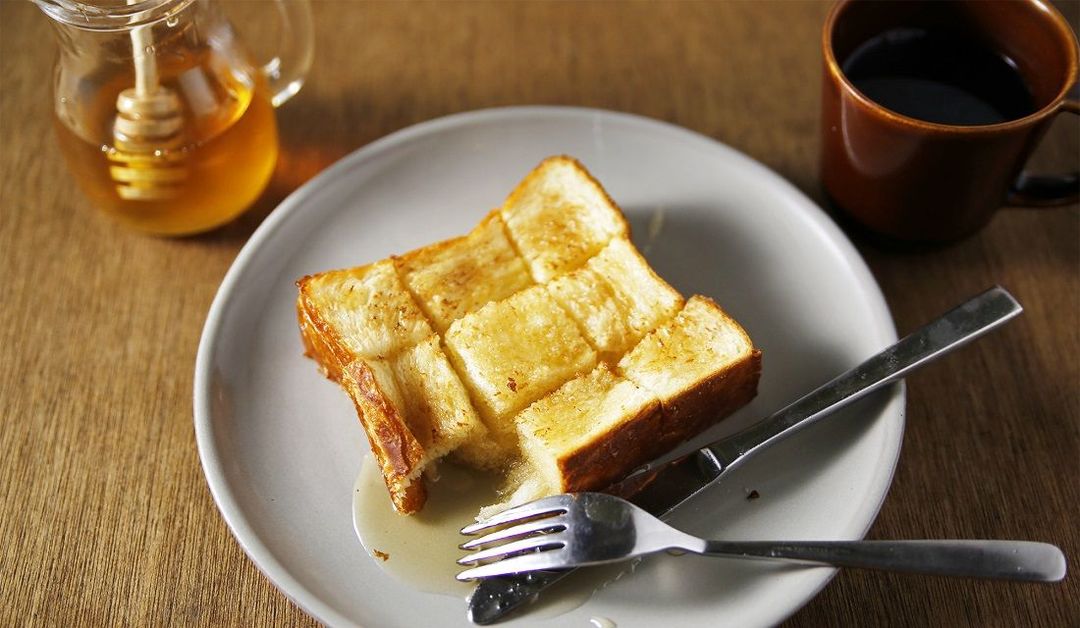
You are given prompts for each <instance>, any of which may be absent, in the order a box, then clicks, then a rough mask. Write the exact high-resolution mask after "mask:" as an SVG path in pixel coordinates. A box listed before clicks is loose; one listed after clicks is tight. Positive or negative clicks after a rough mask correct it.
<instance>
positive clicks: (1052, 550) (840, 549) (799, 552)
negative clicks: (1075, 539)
mask: <svg viewBox="0 0 1080 628" xmlns="http://www.w3.org/2000/svg"><path fill="white" fill-rule="evenodd" d="M686 549H691V548H686ZM691 551H694V552H695V553H698V554H702V555H706V556H738V557H742V558H767V559H780V560H796V561H802V562H811V563H822V564H825V565H832V566H835V567H857V568H862V569H878V570H882V571H898V572H905V573H917V574H928V575H935V576H961V577H967V578H998V579H1004V580H1021V581H1026V582H1057V581H1059V580H1061V579H1062V578H1064V577H1065V555H1064V554H1062V553H1061V550H1059V549H1058V548H1057V547H1055V546H1053V545H1050V544H1047V543H1036V542H1033V541H987V540H973V541H968V540H963V541H799V542H775V541H704V547H703V548H700V551H699V549H691Z"/></svg>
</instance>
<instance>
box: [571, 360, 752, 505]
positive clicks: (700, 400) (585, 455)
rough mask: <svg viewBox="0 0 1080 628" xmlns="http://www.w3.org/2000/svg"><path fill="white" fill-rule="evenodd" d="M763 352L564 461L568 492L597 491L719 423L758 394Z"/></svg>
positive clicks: (653, 408) (646, 412)
mask: <svg viewBox="0 0 1080 628" xmlns="http://www.w3.org/2000/svg"><path fill="white" fill-rule="evenodd" d="M760 373H761V352H760V351H758V350H756V349H755V350H754V351H753V352H752V353H751V354H750V355H749V356H747V358H746V359H744V360H742V361H740V362H737V363H734V364H731V365H730V366H729V367H728V368H726V369H724V370H723V371H720V372H718V373H715V374H714V375H713V376H712V377H710V378H708V379H707V380H705V381H702V382H701V383H700V385H698V386H696V387H695V388H693V389H691V390H689V391H687V392H686V393H685V394H683V395H680V396H679V397H678V399H677V400H675V401H674V402H669V403H668V404H660V403H657V404H656V405H654V406H649V407H648V408H644V409H642V410H641V411H640V412H639V413H638V414H637V416H635V417H633V418H632V419H629V420H627V421H626V422H624V423H622V424H621V425H620V426H619V429H617V430H613V431H609V432H607V433H605V434H604V435H603V436H602V437H601V438H598V439H596V440H594V441H593V442H591V443H589V444H588V445H587V446H584V447H580V448H579V449H578V450H577V451H575V452H574V453H573V454H572V455H570V456H567V457H566V458H563V459H561V460H560V461H559V470H560V472H561V473H562V475H563V478H564V486H563V490H564V491H567V492H575V491H595V490H602V489H604V488H605V487H607V486H609V485H611V484H613V483H615V482H618V481H619V480H621V479H622V478H623V476H625V475H626V474H627V473H629V472H630V471H632V470H633V469H635V468H637V467H639V466H641V465H643V464H645V463H646V462H649V461H650V460H655V459H656V458H659V457H660V456H662V455H663V454H664V453H666V452H668V451H670V450H671V449H673V448H674V447H675V446H677V445H678V444H680V443H682V442H684V441H686V440H689V439H690V438H693V437H694V436H696V435H698V434H699V433H701V432H702V431H704V430H705V429H707V428H708V427H711V426H712V425H714V424H715V423H718V422H719V421H720V420H721V419H723V418H725V417H727V416H728V415H730V414H731V413H733V412H735V411H736V410H738V409H739V408H741V407H743V406H744V405H746V404H748V403H750V401H751V400H752V399H753V398H754V397H755V396H756V395H757V384H758V379H759V375H760Z"/></svg>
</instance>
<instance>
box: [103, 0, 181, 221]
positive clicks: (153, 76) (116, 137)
mask: <svg viewBox="0 0 1080 628" xmlns="http://www.w3.org/2000/svg"><path fill="white" fill-rule="evenodd" d="M137 1H138V0H128V4H133V3H134V2H137ZM131 44H132V52H133V53H134V62H135V87H133V88H128V89H125V90H124V91H122V92H120V95H119V96H117V97H116V121H115V123H114V125H113V146H114V147H115V150H113V151H110V152H109V161H110V162H112V164H111V165H110V166H109V174H110V175H111V176H112V179H113V181H115V182H116V193H117V194H119V195H120V198H123V199H125V200H133V201H153V200H163V199H169V198H173V197H175V196H177V195H178V194H179V193H180V191H181V187H180V186H181V185H182V184H183V182H184V181H185V180H186V179H187V176H188V171H187V167H186V166H185V164H184V163H183V160H184V156H183V155H182V154H181V153H179V152H178V151H177V150H176V149H178V148H180V146H181V145H182V144H183V140H184V138H183V131H184V118H183V114H182V106H181V103H180V98H179V97H178V96H177V95H176V93H175V92H174V91H173V90H171V89H169V88H168V87H164V86H162V85H161V84H160V81H159V77H158V71H157V64H156V63H155V61H154V56H153V54H152V50H153V33H152V31H151V27H150V26H149V25H147V26H138V27H135V28H134V29H132V31H131Z"/></svg>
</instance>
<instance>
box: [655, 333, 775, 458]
mask: <svg viewBox="0 0 1080 628" xmlns="http://www.w3.org/2000/svg"><path fill="white" fill-rule="evenodd" d="M760 377H761V351H758V350H757V349H754V350H753V351H752V352H751V354H750V356H749V357H748V358H747V359H745V360H743V361H741V362H738V363H736V364H732V365H730V366H729V367H728V368H726V369H724V370H723V371H720V372H718V373H714V374H713V375H712V376H711V377H708V378H706V379H703V380H702V381H700V382H699V383H698V384H697V385H696V386H695V387H694V388H692V389H690V390H687V391H686V392H684V393H683V394H681V395H679V396H678V397H677V398H676V399H673V400H670V401H668V402H667V403H665V404H663V405H664V417H665V421H664V425H665V429H664V430H663V431H662V432H660V434H662V436H661V440H662V441H663V442H664V443H665V446H664V448H663V449H662V452H663V451H667V450H669V449H672V448H673V447H674V446H675V445H677V444H679V443H681V442H683V441H685V440H687V439H689V438H691V437H693V436H695V435H697V434H699V433H700V432H703V431H704V430H705V429H707V428H709V427H711V426H712V425H714V424H716V423H718V422H719V421H720V420H721V419H723V418H725V417H727V416H728V415H729V414H731V413H733V412H735V411H736V410H738V409H739V408H741V407H743V406H745V405H746V404H748V403H750V401H751V400H753V398H754V397H755V396H757V385H758V380H759V379H760ZM653 457H656V456H653Z"/></svg>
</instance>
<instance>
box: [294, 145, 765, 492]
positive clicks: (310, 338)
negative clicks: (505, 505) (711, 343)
mask: <svg viewBox="0 0 1080 628" xmlns="http://www.w3.org/2000/svg"><path fill="white" fill-rule="evenodd" d="M387 269H390V270H392V271H393V272H392V273H389V274H388V273H387ZM335 273H336V275H335ZM369 284H372V285H369ZM298 285H299V286H300V297H299V301H298V311H299V312H298V316H299V320H300V326H301V330H302V335H303V336H304V342H305V347H306V350H307V353H308V355H310V356H312V357H314V358H315V359H316V360H317V361H318V362H319V364H320V367H321V369H322V370H323V372H324V373H325V374H326V375H327V376H328V377H330V378H331V379H334V380H335V381H339V382H340V383H341V384H342V386H343V387H344V388H345V389H346V391H347V392H348V393H349V395H350V397H352V398H353V401H354V403H355V405H356V407H357V411H358V414H359V415H360V419H361V422H362V424H363V425H364V428H365V431H366V432H367V433H368V437H369V442H370V443H371V446H372V450H373V452H374V453H375V455H376V456H377V457H378V459H379V462H380V465H381V468H382V470H383V475H384V478H385V479H386V484H387V488H388V490H389V492H390V494H391V497H392V499H393V502H394V505H395V508H397V509H398V510H399V511H400V512H404V513H409V512H415V511H416V510H418V509H419V508H420V507H421V506H422V505H423V501H424V499H425V496H426V493H425V488H424V485H423V484H424V483H423V482H422V481H417V479H418V478H420V476H421V474H422V473H423V470H424V469H425V468H426V467H427V465H429V464H430V463H431V462H434V461H435V460H436V459H438V458H439V457H441V456H443V455H445V454H446V453H450V452H452V454H453V456H452V457H454V458H455V459H457V460H459V461H462V462H464V463H466V464H468V465H470V466H474V467H480V468H496V467H505V466H507V465H508V464H510V463H511V462H513V463H514V464H516V465H517V467H518V469H519V472H517V473H510V474H509V478H508V480H507V487H506V489H505V490H506V491H507V493H509V494H511V498H510V500H509V501H510V502H513V501H521V500H523V499H525V498H531V497H534V496H539V494H538V493H543V492H544V491H549V492H551V491H553V492H557V491H559V490H569V489H570V488H575V487H576V490H584V488H591V489H595V488H602V487H603V485H605V484H598V483H603V482H610V481H611V480H613V479H617V478H616V477H609V476H612V474H613V473H614V474H617V473H618V472H619V471H620V470H621V471H623V472H625V471H629V470H630V469H629V468H625V469H623V468H622V467H623V466H625V465H626V464H628V461H629V459H630V458H635V459H636V458H642V457H643V456H649V457H652V456H655V455H659V454H660V453H662V451H663V450H657V449H656V443H662V444H664V445H665V446H666V443H667V440H669V439H666V438H664V437H662V435H664V434H674V435H679V434H681V435H682V436H683V438H685V437H688V436H690V435H692V434H684V433H682V431H680V430H679V429H677V427H672V426H671V425H670V423H672V422H678V421H680V420H681V419H682V417H681V415H680V416H676V414H678V413H679V412H681V409H680V408H679V407H678V405H676V404H672V403H671V401H672V399H674V397H672V394H671V391H670V390H667V389H664V388H661V389H660V391H659V392H660V394H657V392H656V391H653V390H651V389H650V386H651V385H653V384H654V383H655V382H654V381H652V380H650V379H649V378H648V377H643V378H635V377H634V374H636V372H635V371H633V370H631V373H628V374H624V373H622V372H621V369H620V368H619V366H618V365H621V362H620V360H622V359H623V358H624V357H627V356H629V355H630V353H631V352H632V350H633V349H635V348H636V347H637V346H639V345H641V344H645V343H644V341H643V338H645V337H646V336H648V335H649V334H651V333H654V332H656V331H657V330H659V329H661V328H662V326H663V325H664V324H665V323H667V322H669V321H671V320H673V319H674V318H676V317H677V316H678V315H679V314H680V313H681V311H682V309H683V304H684V302H683V299H682V296H681V295H679V293H678V292H677V291H675V290H674V289H673V288H671V286H669V285H668V284H667V283H666V282H664V281H663V279H661V278H660V277H659V276H657V275H656V273H655V272H653V271H652V269H651V268H650V267H649V265H648V263H647V262H645V260H644V259H643V258H642V257H641V256H640V254H639V253H638V252H637V250H636V249H635V248H634V247H633V245H632V244H631V243H630V242H629V228H628V226H627V224H626V222H625V218H624V217H623V215H622V212H621V211H620V210H619V209H618V207H617V206H616V205H615V204H614V203H613V202H612V201H611V199H610V198H609V197H608V196H607V193H606V192H604V190H603V188H601V187H600V185H599V184H598V183H597V182H596V181H595V180H594V179H593V178H592V177H591V175H589V174H588V172H587V171H585V170H584V168H583V167H582V166H581V165H580V164H578V163H577V162H576V161H574V160H573V159H571V158H567V157H554V158H549V159H547V160H545V161H544V162H543V163H541V164H540V165H539V166H538V167H537V168H536V169H534V170H533V171H532V172H531V173H530V174H529V175H528V176H527V177H526V178H525V179H524V180H523V181H522V182H521V183H520V184H519V185H518V186H517V187H516V188H515V190H514V191H513V192H512V193H511V195H510V196H509V197H508V199H507V201H506V202H505V203H504V205H503V206H502V207H501V208H500V209H497V210H495V211H493V212H492V213H491V214H489V215H488V216H487V217H486V218H485V219H484V220H483V221H482V222H481V223H480V225H478V227H477V228H475V229H474V230H473V231H472V232H471V233H469V234H468V235H466V236H462V237H460V238H454V239H452V240H448V241H445V242H441V243H437V244H433V245H430V246H427V247H424V248H422V249H418V250H416V251H413V252H410V253H407V254H405V255H402V256H399V257H392V258H390V259H389V260H383V261H381V262H376V263H375V264H371V265H369V266H365V267H360V268H356V269H348V270H345V271H331V272H330V273H321V274H319V275H314V276H310V277H305V278H304V279H302V280H300V281H299V282H298ZM324 287H328V290H327V294H326V295H322V294H318V290H319V289H320V288H324ZM391 293H392V294H391ZM358 295H359V296H358ZM324 296H327V297H330V298H331V299H343V300H342V301H338V302H336V303H334V304H328V303H326V302H325V300H324V299H323V297H324ZM363 298H368V299H369V301H368V303H369V304H370V305H371V307H365V306H364V304H363V303H360V302H358V301H359V300H362V299H363ZM695 298H697V297H695ZM350 299H351V300H350ZM370 299H380V300H385V302H382V301H380V302H379V303H372V302H371V301H370ZM692 301H693V300H692ZM710 303H711V302H710ZM350 308H351V310H350ZM716 309H717V311H719V308H716ZM343 311H351V312H352V314H353V315H352V316H351V317H350V316H348V315H347V314H346V315H345V316H344V318H345V319H346V320H345V321H344V322H342V321H341V320H339V319H341V318H342V316H341V314H342V312H343ZM395 312H396V313H397V314H398V315H399V316H400V317H401V319H402V320H399V321H395V323H394V324H390V322H391V321H390V319H391V318H393V315H394V313H395ZM721 314H722V312H721ZM418 315H419V318H422V319H423V321H422V323H421V321H420V320H419V319H418V318H417V316H418ZM328 319H331V320H328ZM723 321H724V322H725V323H730V324H733V325H734V326H735V328H737V329H738V331H739V332H740V333H741V334H742V338H744V339H745V341H746V346H745V350H746V352H747V353H749V354H751V358H752V359H750V360H749V361H746V362H747V363H748V364H749V365H750V367H751V368H749V369H744V370H747V371H748V372H749V373H750V374H751V375H752V379H753V384H754V385H755V386H756V374H757V369H758V368H759V362H758V361H757V354H756V351H754V350H753V349H752V345H750V344H749V339H748V338H746V336H745V333H743V332H742V330H741V328H738V325H737V323H734V321H731V319H730V318H728V317H726V315H724V317H723ZM365 326H367V327H368V328H367V329H365V330H362V331H358V330H357V328H358V327H365ZM432 330H435V331H432ZM425 332H428V333H425ZM380 333H381V334H390V335H393V336H395V337H394V338H392V339H386V338H384V339H382V341H381V342H378V341H377V339H376V338H374V337H375V336H377V335H378V334H380ZM350 334H355V335H356V336H357V338H345V337H344V336H346V335H350ZM418 346H423V347H424V348H425V351H424V353H425V355H426V356H427V357H428V362H430V363H431V364H433V365H436V367H437V368H435V369H434V370H435V371H437V372H438V373H440V374H441V375H442V377H443V381H444V384H445V387H447V388H448V389H451V393H452V394H449V395H441V394H440V387H438V386H424V385H423V383H424V379H423V377H419V378H417V377H412V375H413V373H414V372H415V370H410V369H409V368H405V369H402V368H401V367H400V366H397V367H396V366H395V365H397V364H398V363H399V362H401V360H400V359H399V355H401V354H403V353H406V354H407V353H409V352H413V351H415V349H416V347H418ZM744 361H745V360H744ZM414 362H415V360H414V361H413V362H410V364H412V363H414ZM447 367H448V368H447ZM395 369H396V370H395ZM624 375H626V376H624ZM719 379H720V380H726V379H731V378H727V377H726V376H724V377H720V378H719ZM735 379H736V380H737V379H739V378H737V377H736V378H735ZM744 379H745V378H744ZM661 383H662V382H661ZM714 388H715V386H714ZM745 388H746V387H745V386H743V387H742V388H739V389H738V390H737V392H739V394H738V395H736V396H737V397H738V398H737V399H735V400H734V402H736V403H737V404H738V405H743V404H744V403H746V402H747V401H749V397H751V396H752V394H753V391H752V390H751V391H749V396H747V391H746V390H743V389H745ZM462 391H464V393H463V394H462ZM590 391H591V392H592V393H593V394H594V395H600V396H601V399H599V400H598V401H599V402H600V403H599V404H598V405H597V408H598V409H599V411H598V413H594V414H593V415H590V416H593V418H594V419H595V420H594V421H593V422H592V423H591V424H590V425H591V427H589V426H586V428H585V429H583V430H581V435H580V437H579V438H578V439H577V440H575V439H574V438H569V439H562V440H559V441H556V442H558V443H561V444H562V445H563V446H567V447H568V448H569V449H568V450H567V451H562V452H559V451H555V450H554V449H552V447H551V446H547V447H546V448H545V446H543V445H542V443H543V442H544V435H543V434H542V433H541V432H543V430H537V429H534V428H536V426H537V424H538V422H542V420H543V419H537V417H538V416H542V409H543V408H544V407H545V406H551V407H552V408H557V407H559V406H558V403H557V402H559V401H560V400H561V401H562V402H563V403H564V404H565V403H567V402H569V403H573V402H574V399H575V395H578V396H579V397H580V398H581V399H583V398H584V397H582V395H584V396H587V395H588V394H589V393H590ZM720 392H723V391H720ZM616 393H617V394H616ZM631 393H632V394H631ZM684 393H685V391H684ZM695 394H696V393H695ZM612 395H615V396H612ZM665 396H666V398H667V399H668V402H669V406H671V407H670V408H664V406H663V399H664V398H665ZM691 396H693V395H691ZM697 396H703V395H697ZM609 397H610V399H609ZM624 397H625V399H634V400H636V401H638V402H641V403H638V404H637V406H633V404H631V406H633V407H631V406H627V405H626V403H625V399H623V398H624ZM704 397H708V395H704ZM417 399H418V400H419V401H417ZM620 399H622V402H623V405H619V404H618V403H615V405H611V404H610V403H607V402H608V401H611V402H616V401H619V400H620ZM594 401H597V400H595V399H594ZM440 404H446V405H447V406H448V409H443V408H441V407H440ZM585 405H589V404H585ZM639 406H640V407H639ZM736 407H737V406H736ZM537 408H539V409H537ZM612 408H619V409H621V410H622V411H624V413H623V415H622V416H617V415H618V413H617V412H613V411H607V410H611V409H612ZM436 410H438V412H436ZM560 411H561V412H563V413H566V409H565V407H564V408H563V409H562V410H560ZM605 412H606V414H605ZM579 414H580V413H579ZM725 414H726V413H725ZM523 417H532V418H531V419H530V420H524V418H523ZM605 421H607V423H606V424H605V423H604V422H605ZM603 425H609V427H611V428H612V429H617V430H618V431H621V434H614V435H613V434H604V433H603V432H604V429H603ZM527 426H531V427H527ZM706 426H707V424H706ZM417 431H420V432H421V433H420V434H419V435H418V434H417ZM429 432H430V433H429ZM548 432H550V430H548ZM695 433H696V432H695ZM639 437H640V438H639ZM590 439H591V440H590ZM642 439H643V440H646V441H649V442H650V443H652V445H649V444H641V443H633V442H630V441H633V440H642ZM519 442H521V443H526V444H530V449H536V451H522V450H521V447H520V445H519ZM538 443H541V444H540V445H538ZM575 443H576V444H575ZM674 444H675V443H674V442H672V443H671V445H674ZM646 459H647V458H645V459H641V460H636V464H640V463H641V462H644V461H645V460H646ZM636 464H635V466H636ZM522 465H530V466H531V467H535V468H537V470H539V471H541V473H540V478H547V479H538V477H537V474H536V473H533V474H531V475H530V474H529V473H522V472H520V468H521V466H522ZM541 467H543V469H546V471H544V470H541V469H540V468H541ZM589 467H592V468H593V470H592V471H588V468H589ZM552 469H554V471H552ZM560 474H561V479H560ZM590 483H592V484H591V485H590ZM581 487H584V488H581ZM515 491H516V492H515ZM515 496H516V497H515Z"/></svg>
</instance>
